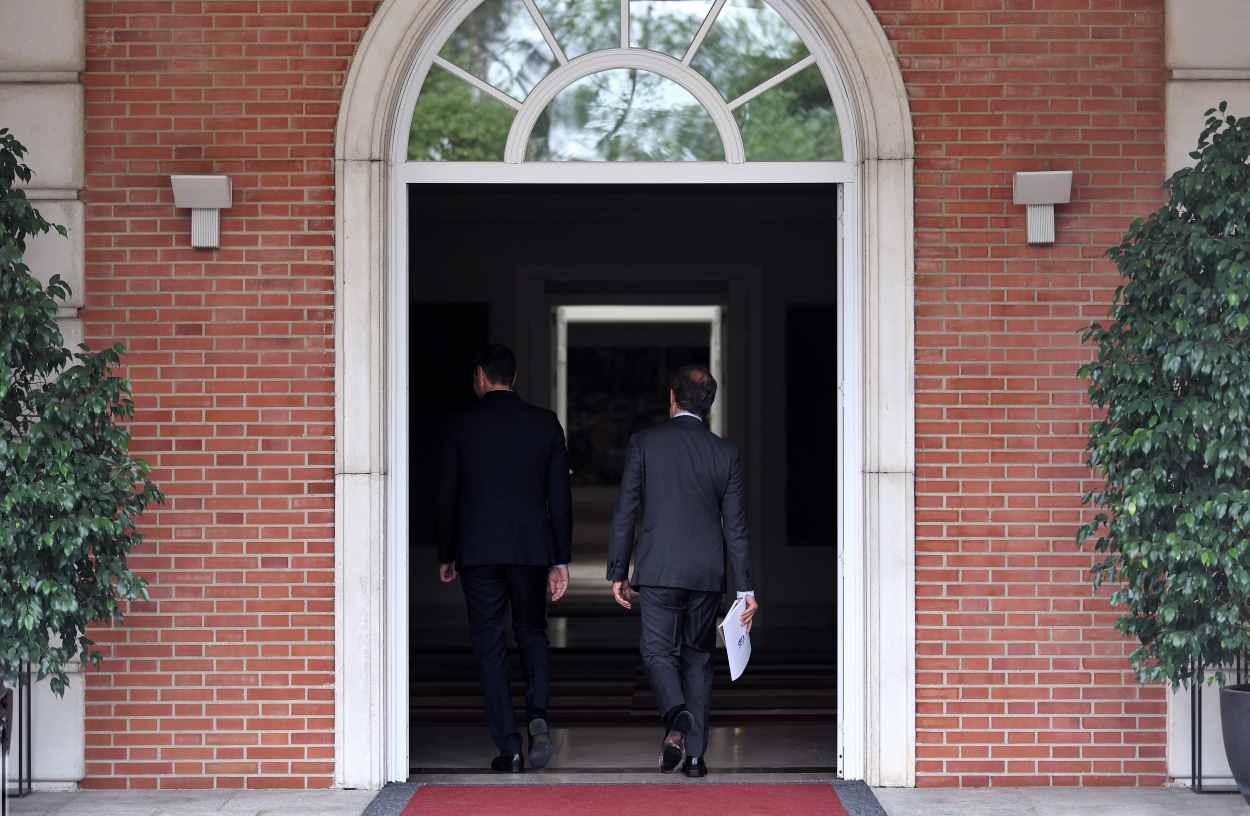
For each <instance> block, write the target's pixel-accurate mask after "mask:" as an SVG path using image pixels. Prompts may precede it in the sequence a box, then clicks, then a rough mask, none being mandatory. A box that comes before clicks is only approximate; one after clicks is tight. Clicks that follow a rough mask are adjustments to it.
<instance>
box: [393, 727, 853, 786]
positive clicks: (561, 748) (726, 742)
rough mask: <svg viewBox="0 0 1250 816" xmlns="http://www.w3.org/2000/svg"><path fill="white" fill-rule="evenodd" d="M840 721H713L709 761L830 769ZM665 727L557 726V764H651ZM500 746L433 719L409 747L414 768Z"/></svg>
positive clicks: (648, 767)
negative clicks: (730, 723) (716, 723)
mask: <svg viewBox="0 0 1250 816" xmlns="http://www.w3.org/2000/svg"><path fill="white" fill-rule="evenodd" d="M834 733H835V732H834V726H833V725H832V723H830V724H819V723H803V722H774V723H751V724H749V725H741V726H723V727H715V728H713V729H712V733H711V736H710V738H709V739H708V750H707V756H706V759H707V763H708V767H709V768H711V769H712V770H713V771H720V772H722V773H728V772H733V773H735V774H737V773H751V772H756V771H772V770H776V769H784V770H788V771H796V770H797V771H803V772H820V773H824V774H825V775H826V776H829V777H832V776H833V771H834V768H836V767H837V761H838V758H837V750H836V748H835V746H834ZM661 736H662V734H661V732H660V729H659V728H658V727H655V726H615V727H612V728H604V727H597V726H573V727H569V728H553V729H552V742H553V743H554V746H555V753H554V754H553V755H552V757H551V763H550V765H549V766H548V769H547V770H546V771H544V772H543V773H541V774H532V776H533V777H534V778H535V779H539V780H541V779H543V778H545V777H547V776H549V775H550V774H551V773H552V772H560V773H594V772H596V771H600V772H601V771H608V770H611V771H614V772H620V771H622V770H625V771H637V772H641V773H648V772H651V771H653V769H654V768H655V764H656V761H657V758H658V756H659V749H660V739H661ZM494 755H495V747H494V745H493V744H492V743H491V741H490V737H489V736H488V735H487V733H486V729H485V728H483V727H481V726H474V727H467V726H427V727H423V728H421V729H417V730H414V738H413V741H412V745H411V746H410V748H409V754H408V756H409V758H410V760H411V764H412V767H413V769H414V773H417V774H427V773H447V772H449V771H457V770H465V769H471V770H477V769H481V768H484V767H486V766H487V765H488V764H489V763H490V760H491V757H493V756H494Z"/></svg>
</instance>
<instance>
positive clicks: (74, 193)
mask: <svg viewBox="0 0 1250 816" xmlns="http://www.w3.org/2000/svg"><path fill="white" fill-rule="evenodd" d="M23 189H24V190H26V197H27V198H29V199H30V200H31V201H77V200H78V196H79V194H80V193H81V192H82V190H81V189H80V188H78V187H39V186H38V185H33V184H32V185H31V186H29V187H24V188H23Z"/></svg>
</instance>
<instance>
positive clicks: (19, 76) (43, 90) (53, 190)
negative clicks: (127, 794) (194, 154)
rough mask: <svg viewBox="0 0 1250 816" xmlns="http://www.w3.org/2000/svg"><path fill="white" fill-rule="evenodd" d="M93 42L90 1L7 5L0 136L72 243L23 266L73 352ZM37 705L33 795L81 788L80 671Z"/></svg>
mask: <svg viewBox="0 0 1250 816" xmlns="http://www.w3.org/2000/svg"><path fill="white" fill-rule="evenodd" d="M86 38H87V34H86V4H85V0H39V2H37V3H34V2H30V1H29V0H0V126H2V127H7V128H8V129H9V130H10V131H12V133H13V134H14V136H16V137H17V139H18V140H19V141H20V142H22V144H24V145H25V146H26V148H27V149H28V151H29V153H28V154H27V156H26V161H27V164H29V165H30V166H31V169H32V170H33V171H34V178H32V179H31V181H30V183H29V184H27V185H25V187H26V194H27V196H28V197H29V198H30V199H31V201H32V202H34V204H35V206H36V207H37V208H38V209H39V211H40V212H41V213H43V215H44V217H45V218H47V219H48V220H49V221H52V222H54V223H58V224H62V225H63V226H65V227H67V228H68V229H69V233H70V234H69V237H68V238H62V237H60V236H59V235H55V234H50V235H48V236H43V237H40V238H36V239H34V240H33V241H31V243H30V245H29V246H28V247H27V253H26V258H25V260H26V263H27V265H28V266H30V268H31V270H32V271H33V272H34V273H35V275H36V277H38V278H40V279H41V280H43V281H47V280H48V279H49V278H51V277H52V275H53V274H59V275H60V276H61V277H62V278H64V279H65V280H66V282H68V283H69V285H70V287H71V288H72V289H73V294H72V297H71V298H70V299H69V301H67V302H66V303H64V304H63V307H62V309H61V310H60V313H59V314H58V317H57V323H58V324H59V325H60V327H61V331H62V333H63V334H64V336H65V342H66V345H68V346H69V347H70V348H76V347H77V345H78V344H79V343H81V342H82V339H83V326H82V321H81V320H79V318H78V310H79V308H81V307H82V305H83V295H84V288H85V280H84V276H83V269H84V251H85V246H86V241H85V238H84V235H83V208H82V204H81V203H80V202H79V200H78V198H79V193H80V192H81V190H82V187H83V179H84V144H85V139H86V137H85V118H84V110H83V88H82V84H81V82H80V78H79V72H81V71H82V70H84V68H85V67H86V59H87V54H86V41H87V39H86ZM32 700H33V702H32V712H31V717H32V721H33V722H32V726H33V727H32V731H31V737H32V741H33V764H32V773H33V776H34V783H35V786H36V787H37V788H41V789H48V788H74V787H77V785H78V783H79V782H80V781H81V780H82V778H83V776H84V774H85V772H86V761H85V736H84V727H85V726H84V724H85V716H86V707H85V698H84V693H83V677H82V673H81V670H80V669H78V668H75V669H74V671H73V672H71V674H70V686H69V689H68V690H67V691H66V693H65V696H64V697H63V698H60V697H57V696H56V695H54V694H53V693H52V691H51V688H50V687H49V686H48V684H47V682H46V681H45V682H42V683H37V684H35V687H34V692H33V698H32ZM14 770H16V768H11V769H10V771H14ZM10 779H12V774H10Z"/></svg>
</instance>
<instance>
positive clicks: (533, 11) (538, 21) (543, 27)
mask: <svg viewBox="0 0 1250 816" xmlns="http://www.w3.org/2000/svg"><path fill="white" fill-rule="evenodd" d="M524 3H525V8H526V9H528V10H529V13H530V17H533V18H534V25H536V26H538V30H539V32H541V33H542V35H543V39H544V40H546V41H547V47H548V48H550V49H551V53H552V54H553V55H554V56H555V58H556V62H558V63H560V64H561V65H564V64H565V63H566V62H568V61H569V58H568V57H566V56H565V55H564V49H563V48H561V47H560V43H559V42H557V41H556V35H555V34H553V33H551V27H550V26H548V25H547V18H546V17H543V13H542V12H541V11H539V10H538V6H536V5H535V4H534V0H524Z"/></svg>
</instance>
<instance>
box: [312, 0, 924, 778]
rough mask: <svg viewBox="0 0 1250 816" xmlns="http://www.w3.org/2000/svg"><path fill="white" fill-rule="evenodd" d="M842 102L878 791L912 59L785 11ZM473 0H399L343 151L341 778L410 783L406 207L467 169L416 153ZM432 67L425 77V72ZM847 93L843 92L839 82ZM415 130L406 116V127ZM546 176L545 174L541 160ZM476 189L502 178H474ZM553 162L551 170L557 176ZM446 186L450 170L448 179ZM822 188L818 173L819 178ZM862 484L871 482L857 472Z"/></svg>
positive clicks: (892, 566)
mask: <svg viewBox="0 0 1250 816" xmlns="http://www.w3.org/2000/svg"><path fill="white" fill-rule="evenodd" d="M774 6H775V7H777V8H778V10H779V11H781V12H782V13H783V15H784V16H786V18H787V19H788V20H790V22H791V24H792V25H794V26H795V28H796V30H798V31H799V33H800V34H801V35H803V36H804V38H805V39H807V40H808V44H809V47H810V48H811V50H812V53H813V54H815V55H816V58H817V62H818V64H819V65H820V66H821V70H822V72H823V73H824V74H825V76H826V79H827V80H828V81H830V83H831V90H834V91H835V93H834V94H833V95H834V98H835V105H837V106H838V112H839V117H840V121H841V124H842V127H843V134H844V142H845V144H846V146H847V147H846V153H847V156H848V161H847V162H843V163H839V164H836V165H831V166H830V165H826V167H830V170H829V171H828V172H829V173H831V174H832V175H835V176H837V178H829V179H822V180H828V181H837V182H840V185H841V186H840V198H841V206H840V208H839V209H840V212H839V213H838V218H839V221H840V224H841V229H840V230H839V255H840V260H841V263H842V266H841V271H842V274H841V275H840V278H841V283H840V284H839V285H840V288H841V291H840V292H839V294H840V295H841V302H842V303H844V304H845V305H846V306H847V307H848V308H845V309H843V310H842V311H843V315H842V319H841V320H840V321H839V328H840V338H839V339H840V341H841V342H840V348H839V372H840V377H839V380H840V382H839V386H840V389H839V393H840V394H841V395H842V396H843V403H842V412H841V414H840V417H839V419H840V422H839V426H840V430H841V435H840V442H842V443H843V444H842V448H843V458H842V459H841V460H840V462H839V466H840V468H841V469H842V472H843V476H844V477H848V476H849V477H850V478H843V479H842V480H840V481H841V483H842V484H843V486H844V487H843V490H844V492H843V493H842V495H839V496H838V497H837V498H838V506H839V509H840V510H841V512H840V526H839V542H838V551H839V581H840V587H839V592H838V605H839V625H840V628H841V630H842V632H841V637H840V638H839V672H838V691H839V694H838V696H839V700H838V716H839V729H838V731H839V746H838V747H839V759H840V770H841V773H842V775H843V776H845V777H847V778H852V779H865V780H867V781H868V782H869V783H871V784H879V785H911V784H914V780H915V646H914V644H915V625H914V623H915V614H914V605H915V600H914V580H915V568H914V535H915V530H914V484H913V482H914V461H915V442H914V440H915V436H914V430H915V428H914V379H913V328H912V326H913V311H912V298H913V288H914V282H913V246H914V235H913V221H912V214H913V195H912V161H913V159H912V157H913V147H914V145H913V140H912V131H911V119H910V113H909V109H908V105H907V99H906V93H905V90H904V88H903V84H902V79H901V73H900V72H899V69H898V65H897V61H896V60H895V58H894V56H893V53H892V52H891V49H890V46H889V43H888V41H887V40H886V37H885V34H884V31H883V30H882V29H881V27H880V24H879V23H878V22H877V20H876V17H875V15H874V14H873V12H872V10H871V8H870V7H869V6H868V4H867V0H828V1H826V0H774ZM465 13H466V12H465V6H464V5H463V4H462V2H458V0H423V1H422V2H414V0H385V2H383V3H382V5H381V6H380V8H379V9H378V11H377V12H376V13H375V15H374V18H373V21H372V22H371V24H370V26H369V28H368V30H367V31H366V33H365V35H364V37H363V39H362V40H361V43H360V45H359V47H358V49H357V53H356V56H355V58H354V59H353V61H352V66H351V69H350V71H349V73H348V77H347V81H346V83H345V88H344V96H343V102H342V106H341V108H340V115H339V127H338V134H337V142H336V151H335V179H336V208H335V218H336V227H337V229H336V253H335V268H336V278H335V324H336V325H335V329H336V330H335V383H336V401H335V418H336V423H335V442H336V457H335V564H336V570H335V576H336V591H335V632H336V644H335V646H336V648H335V705H336V711H335V779H336V783H337V784H338V785H340V786H344V787H378V786H380V785H382V784H384V783H385V782H386V781H389V780H396V779H404V778H406V777H407V773H408V763H407V754H408V744H407V737H408V734H407V730H408V729H407V724H408V717H407V706H408V685H407V670H408V665H407V660H408V649H407V646H408V633H407V586H406V579H407V568H408V567H407V556H408V547H407V521H408V520H407V515H406V513H407V502H406V497H407V415H408V403H407V400H408V394H407V388H408V380H407V375H408V366H407V363H408V361H407V319H408V314H407V302H408V297H407V277H408V271H409V263H408V245H407V230H406V226H407V196H406V188H407V184H408V183H409V181H415V180H426V181H437V180H442V181H450V180H452V177H451V176H449V175H447V174H448V173H452V172H454V171H453V170H450V169H448V168H451V167H454V166H453V165H439V166H437V167H435V166H430V165H425V166H422V165H417V164H412V163H405V162H402V157H403V152H402V145H400V144H398V143H397V139H396V134H397V133H402V132H406V122H405V121H404V116H405V114H406V115H408V116H410V115H411V110H412V101H413V100H414V99H415V91H414V90H413V86H414V83H419V79H417V78H418V77H423V76H424V71H425V69H426V68H428V65H429V61H430V59H431V55H430V54H429V53H428V52H429V51H430V50H431V44H432V43H436V42H441V35H440V32H443V31H445V30H448V29H447V27H448V26H450V25H452V24H453V22H452V21H453V19H454V18H457V17H463V15H464V14H465ZM418 68H420V70H418ZM838 90H840V91H842V93H840V94H839V93H837V92H836V91H838ZM401 123H403V124H402V125H401ZM492 167H493V168H495V169H496V170H497V171H498V172H499V173H501V174H505V175H507V176H508V179H509V180H514V181H521V180H522V179H523V178H526V177H528V180H535V181H537V180H540V179H542V180H547V181H551V180H563V181H567V182H598V181H617V182H619V181H623V180H625V179H622V178H621V174H622V173H628V174H631V175H630V178H629V179H628V180H630V181H634V182H638V183H647V182H648V181H651V182H655V181H665V182H670V183H671V182H674V181H686V180H699V179H702V180H705V181H709V182H712V181H715V182H720V183H735V182H738V183H755V182H766V181H776V180H778V176H779V175H784V174H786V172H787V169H789V168H791V167H793V166H787V165H772V166H761V165H755V164H727V163H674V164H665V165H660V166H656V165H619V164H616V165H613V164H596V163H577V165H575V166H573V167H570V165H525V164H519V165H516V164H514V165H508V164H500V165H493V166H492ZM530 168H538V169H530ZM462 169H463V170H465V171H466V172H465V173H464V174H463V175H460V176H459V177H457V178H456V179H455V180H456V181H460V182H472V181H488V180H503V179H502V178H499V177H492V173H491V172H489V171H487V170H486V168H485V167H480V168H477V169H475V168H473V167H468V168H462ZM543 169H546V170H547V171H548V172H549V173H550V174H551V177H549V178H545V179H544V178H543ZM436 177H437V178H436ZM806 180H808V181H811V180H815V179H813V178H812V177H810V176H809V177H807V179H806ZM856 476H858V478H856Z"/></svg>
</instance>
